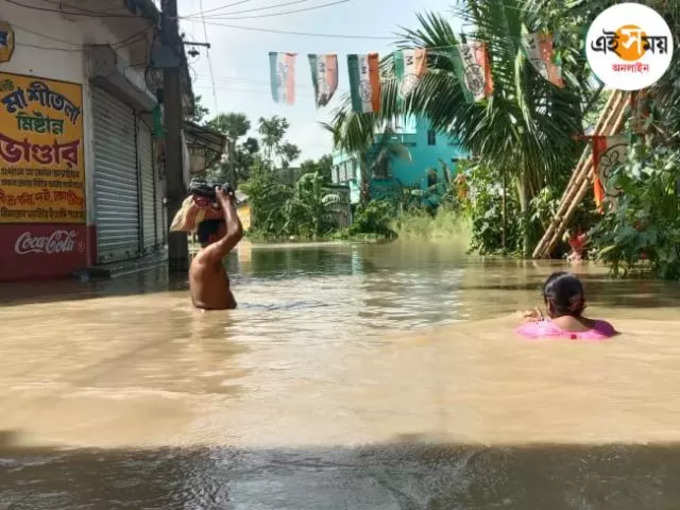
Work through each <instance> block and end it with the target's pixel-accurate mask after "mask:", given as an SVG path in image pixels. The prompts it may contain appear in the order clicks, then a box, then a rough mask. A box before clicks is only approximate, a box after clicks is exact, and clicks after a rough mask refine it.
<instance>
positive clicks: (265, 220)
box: [241, 159, 293, 238]
mask: <svg viewBox="0 0 680 510" xmlns="http://www.w3.org/2000/svg"><path fill="white" fill-rule="evenodd" d="M241 188H242V189H243V191H244V192H245V193H246V194H247V195H248V200H249V203H250V208H251V222H252V229H253V230H254V231H256V232H257V233H258V234H261V235H263V236H268V237H273V238H279V237H282V236H284V235H285V234H286V230H285V229H286V224H287V222H288V218H287V217H286V213H285V209H284V206H285V204H286V202H287V201H288V200H290V199H291V198H292V196H293V189H292V188H291V187H290V186H286V185H285V184H282V183H281V182H279V180H278V179H277V178H276V176H275V175H274V173H272V172H271V171H269V169H268V168H267V167H266V164H265V163H264V162H263V161H262V160H261V159H258V160H257V161H256V162H255V164H254V165H253V168H252V170H251V176H250V179H248V181H247V182H246V183H244V184H243V185H242V186H241Z"/></svg>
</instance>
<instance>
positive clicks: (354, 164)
mask: <svg viewBox="0 0 680 510" xmlns="http://www.w3.org/2000/svg"><path fill="white" fill-rule="evenodd" d="M352 179H353V180H355V181H356V180H357V160H356V159H353V160H352Z"/></svg>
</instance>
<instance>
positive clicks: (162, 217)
mask: <svg viewBox="0 0 680 510" xmlns="http://www.w3.org/2000/svg"><path fill="white" fill-rule="evenodd" d="M161 143H162V142H160V141H158V140H155V141H154V143H153V149H154V168H155V169H156V232H157V237H158V244H159V245H161V246H165V244H166V243H167V241H168V227H167V224H166V223H167V218H166V214H167V212H166V209H165V204H164V199H165V189H166V182H165V170H164V160H163V159H162V158H161V157H160V155H159V152H160V149H161V147H160V146H159V144H161Z"/></svg>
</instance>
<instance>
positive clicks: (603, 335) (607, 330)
mask: <svg viewBox="0 0 680 510" xmlns="http://www.w3.org/2000/svg"><path fill="white" fill-rule="evenodd" d="M515 332H516V333H518V334H520V335H522V336H524V337H527V338H569V339H571V340H606V339H607V338H610V337H612V336H614V335H615V334H616V330H615V329H614V326H612V325H611V324H609V323H608V322H606V321H595V326H593V328H592V329H589V330H588V331H565V330H563V329H561V328H560V327H558V326H557V325H556V324H555V323H554V322H553V321H551V320H549V319H546V320H542V321H538V322H527V323H526V324H522V325H521V326H520V327H518V328H517V329H516V330H515Z"/></svg>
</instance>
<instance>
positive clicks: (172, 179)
mask: <svg viewBox="0 0 680 510" xmlns="http://www.w3.org/2000/svg"><path fill="white" fill-rule="evenodd" d="M162 7H163V9H162V13H161V25H162V26H161V29H162V35H161V37H162V41H163V45H164V46H166V47H168V48H171V49H172V51H173V53H175V54H176V56H177V62H178V64H177V66H174V67H165V68H164V70H163V102H164V107H165V150H166V176H167V201H168V202H167V206H168V207H167V213H168V223H167V224H168V225H171V224H172V220H173V219H174V217H175V214H176V213H177V211H178V210H179V208H180V207H181V206H182V200H183V199H184V195H185V194H186V189H185V185H184V176H183V164H184V162H183V157H182V124H183V121H184V112H183V108H182V85H181V80H180V62H181V57H180V55H181V52H182V51H184V49H183V46H182V42H181V40H180V37H179V21H178V18H177V0H162ZM188 269H189V250H188V241H187V235H186V234H185V233H182V232H170V234H169V235H168V270H169V271H170V273H185V272H187V270H188Z"/></svg>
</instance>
